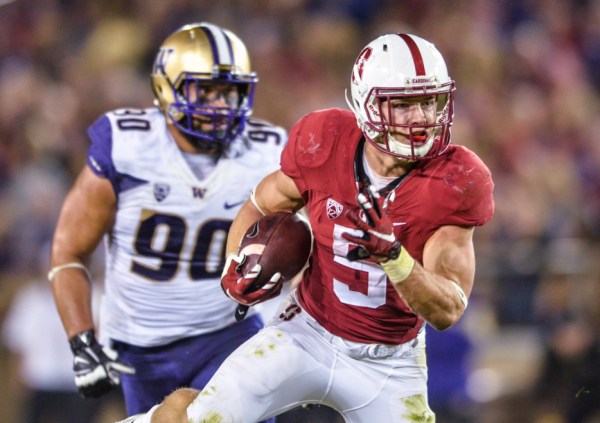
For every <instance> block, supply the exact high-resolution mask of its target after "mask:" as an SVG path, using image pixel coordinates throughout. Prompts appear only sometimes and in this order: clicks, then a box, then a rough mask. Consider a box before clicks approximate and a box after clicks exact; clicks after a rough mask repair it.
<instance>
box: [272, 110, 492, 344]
mask: <svg viewBox="0 0 600 423" xmlns="http://www.w3.org/2000/svg"><path fill="white" fill-rule="evenodd" d="M362 137H363V134H362V132H361V131H360V129H359V128H358V127H357V125H356V119H355V117H354V114H353V113H352V112H350V111H346V110H341V109H328V110H322V111H318V112H314V113H311V114H309V115H307V116H305V117H304V118H302V119H301V120H300V121H298V122H297V123H296V124H295V125H294V126H293V127H292V129H291V131H290V136H289V141H288V144H287V146H286V147H285V149H284V151H283V154H282V158H281V169H282V171H283V172H284V173H285V174H286V175H288V176H289V177H291V178H292V179H293V180H294V182H295V183H296V186H297V187H298V190H299V191H300V193H301V195H302V197H303V199H304V202H305V204H306V206H307V208H308V212H309V217H310V223H311V226H312V229H313V233H314V238H315V244H314V246H313V253H312V256H311V266H310V268H309V269H308V270H307V271H306V272H305V274H304V277H303V279H302V281H301V283H300V286H299V287H298V298H299V301H300V303H301V305H302V306H303V307H304V309H305V310H306V311H307V312H308V313H310V314H311V315H312V316H313V317H314V318H315V319H316V320H317V321H318V322H319V323H320V324H321V325H323V326H324V327H325V328H326V329H327V330H329V331H330V332H331V333H333V334H335V335H337V336H340V337H342V338H345V339H348V340H351V341H355V342H362V343H382V344H400V343H404V342H407V341H410V340H411V339H413V338H414V337H415V336H416V335H417V332H418V331H419V329H420V327H421V325H422V324H423V319H422V318H421V317H419V316H417V315H416V314H415V313H413V312H412V311H411V310H410V309H409V308H408V306H407V305H406V304H405V302H404V301H403V300H402V298H401V297H400V295H399V294H398V293H397V292H396V290H395V289H394V287H393V286H392V285H391V283H390V282H389V281H388V280H387V276H386V274H385V272H384V271H383V269H382V268H381V266H379V265H378V264H377V263H375V262H373V261H368V260H361V261H354V262H351V261H349V260H347V259H346V254H347V252H348V250H349V249H350V248H355V245H352V244H351V243H350V242H349V241H347V240H345V239H344V238H343V237H342V236H341V234H342V233H343V232H347V231H350V230H352V229H354V225H353V224H352V223H351V222H350V221H349V220H348V219H347V218H346V211H347V210H348V209H349V208H354V207H357V202H356V195H357V194H358V184H357V180H358V175H356V170H355V162H356V153H357V150H358V146H359V143H360V142H361V139H362ZM493 186H494V185H493V182H492V178H491V175H490V171H489V170H488V168H487V167H486V166H485V164H484V163H483V162H482V161H481V160H480V159H479V157H477V155H475V154H474V153H473V152H472V151H470V150H468V149H467V148H465V147H463V146H457V145H452V144H451V145H450V146H449V147H448V149H447V150H446V152H445V153H444V154H443V155H441V156H438V157H437V158H434V159H430V160H422V161H419V162H417V163H416V164H415V166H414V167H413V168H412V169H411V170H410V172H409V173H408V174H407V175H406V176H405V177H404V178H403V179H402V181H401V182H400V184H399V185H398V186H397V187H396V188H395V189H394V190H393V192H392V194H391V195H389V196H388V199H389V200H388V206H387V213H388V215H389V216H390V218H391V220H392V222H393V224H394V231H395V233H396V236H397V238H398V239H399V240H400V242H401V243H402V245H403V246H404V247H405V248H406V249H407V251H408V252H409V253H410V254H411V255H412V257H413V258H414V259H415V260H417V261H418V262H419V263H422V262H423V248H424V246H425V243H426V242H427V240H428V239H429V237H430V236H431V235H432V234H433V233H434V232H435V231H436V229H438V228H439V227H440V226H443V225H460V226H479V225H483V224H485V223H486V222H488V221H489V220H490V219H491V217H492V214H493V211H494V200H493V196H492V191H493Z"/></svg>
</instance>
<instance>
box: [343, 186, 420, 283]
mask: <svg viewBox="0 0 600 423" xmlns="http://www.w3.org/2000/svg"><path fill="white" fill-rule="evenodd" d="M379 199H380V195H379V192H377V190H375V189H374V188H373V187H372V186H370V187H369V188H368V189H365V190H362V192H360V193H359V194H358V195H357V196H356V200H357V202H358V206H359V209H350V210H349V211H348V212H347V217H348V220H350V221H351V222H352V223H353V224H354V225H356V227H357V228H358V229H360V230H361V231H362V232H363V234H362V236H360V237H359V236H354V235H351V234H349V233H343V234H342V236H343V237H344V238H345V239H346V240H348V241H350V242H353V243H355V244H357V245H358V247H357V248H354V249H352V250H350V251H349V252H348V254H347V255H346V258H347V259H348V260H350V261H355V260H361V259H365V258H369V257H373V258H374V259H375V260H377V261H378V262H379V263H380V264H381V267H383V270H384V271H385V273H386V274H387V275H388V278H389V279H390V281H392V282H395V283H399V282H402V281H404V280H405V279H406V278H408V276H409V275H410V274H411V272H412V269H413V267H414V265H415V260H414V259H413V258H412V257H411V256H410V254H409V253H408V251H406V249H405V248H404V247H402V244H400V241H399V240H398V239H397V238H396V235H395V234H394V224H393V223H392V220H391V219H390V218H389V216H388V215H387V213H386V211H385V209H383V208H382V207H381V206H380V205H379ZM361 211H362V212H363V213H364V216H365V219H366V222H365V221H364V220H363V219H361V217H360V212H361Z"/></svg>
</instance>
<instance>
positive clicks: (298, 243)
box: [238, 211, 312, 289]
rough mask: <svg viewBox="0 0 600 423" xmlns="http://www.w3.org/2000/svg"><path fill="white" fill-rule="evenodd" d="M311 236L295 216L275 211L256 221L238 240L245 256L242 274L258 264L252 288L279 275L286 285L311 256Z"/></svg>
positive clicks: (304, 225)
mask: <svg viewBox="0 0 600 423" xmlns="http://www.w3.org/2000/svg"><path fill="white" fill-rule="evenodd" d="M311 247H312V234H311V231H310V228H309V226H308V224H307V223H306V222H305V221H304V220H303V219H302V218H300V217H299V216H298V215H297V214H296V213H291V212H283V211H281V212H276V213H273V214H268V215H266V216H263V217H261V218H260V219H258V220H257V221H256V222H255V223H254V224H253V225H251V226H250V227H249V228H248V230H247V231H246V233H245V234H244V237H243V238H242V240H241V241H240V247H239V249H238V254H245V255H246V262H245V263H244V265H243V267H242V273H244V274H245V273H246V272H247V271H249V270H250V269H252V268H253V267H254V265H256V264H257V263H258V264H260V265H261V266H262V270H261V272H260V275H259V277H258V279H257V280H256V282H255V283H254V284H253V285H254V287H255V289H258V288H260V287H262V286H263V285H264V284H265V283H267V282H268V281H269V279H270V278H271V276H273V274H275V273H277V272H280V273H281V275H282V276H283V278H284V279H285V281H286V282H289V281H290V280H292V279H293V278H294V276H296V275H297V274H298V273H299V272H300V271H301V270H302V268H303V267H304V265H305V264H306V262H307V260H308V257H309V256H310V253H311Z"/></svg>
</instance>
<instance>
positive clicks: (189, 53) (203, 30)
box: [151, 23, 258, 147]
mask: <svg viewBox="0 0 600 423" xmlns="http://www.w3.org/2000/svg"><path fill="white" fill-rule="evenodd" d="M151 79H152V90H153V92H154V97H155V99H156V100H155V102H156V103H157V105H158V106H159V107H160V108H161V109H162V110H163V112H164V113H165V115H166V116H167V119H168V120H169V121H170V122H172V123H173V124H174V125H175V126H176V127H177V128H178V129H179V130H180V131H181V132H182V133H183V134H184V135H186V138H187V139H188V140H189V141H190V142H191V143H193V144H195V145H197V146H203V147H207V146H210V145H215V144H217V145H219V144H220V145H225V144H227V143H229V142H230V141H232V140H233V139H234V138H235V136H236V135H238V134H239V133H240V132H241V131H242V130H243V128H244V124H245V123H246V120H247V118H248V117H249V116H250V114H251V113H252V102H253V98H254V89H255V86H256V83H257V81H258V77H257V76H256V73H255V72H253V71H252V70H251V67H250V57H249V55H248V51H247V50H246V46H245V45H244V43H243V42H242V41H241V40H240V39H239V38H238V37H237V36H236V35H235V34H233V33H232V32H231V31H228V30H226V29H223V28H220V27H218V26H217V25H213V24H209V23H195V24H190V25H185V26H183V27H181V28H179V29H178V30H177V31H175V32H173V33H172V34H171V35H169V36H168V37H167V38H166V39H165V41H164V42H163V43H162V45H161V47H160V49H159V51H158V54H157V55H156V59H155V60H154V65H153V67H152V75H151ZM215 85H217V86H223V85H225V86H227V87H228V88H227V90H226V91H225V93H224V94H221V95H222V96H223V97H224V100H225V101H226V104H227V107H213V106H210V105H208V104H207V103H208V101H205V100H204V101H203V98H204V94H203V93H204V92H206V91H207V89H210V87H211V86H215ZM207 123H212V125H210V126H211V128H212V129H211V130H208V131H206V130H202V129H201V128H202V127H204V128H205V127H206V126H207Z"/></svg>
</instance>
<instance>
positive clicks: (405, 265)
mask: <svg viewBox="0 0 600 423" xmlns="http://www.w3.org/2000/svg"><path fill="white" fill-rule="evenodd" d="M381 267H383V270H385V273H386V274H387V276H388V278H389V279H390V281H391V282H393V283H399V282H402V281H404V280H405V279H406V278H408V276H409V275H410V274H411V272H412V270H413V268H414V267H415V259H414V258H412V257H411V255H410V254H409V252H408V251H406V248H404V247H401V248H400V254H399V255H398V258H396V259H392V260H388V261H384V262H383V263H381Z"/></svg>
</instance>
